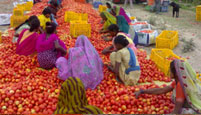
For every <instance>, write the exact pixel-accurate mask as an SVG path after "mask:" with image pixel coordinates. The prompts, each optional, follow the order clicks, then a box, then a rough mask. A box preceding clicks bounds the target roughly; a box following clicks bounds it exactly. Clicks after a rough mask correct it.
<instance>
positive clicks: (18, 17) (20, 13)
mask: <svg viewBox="0 0 201 115" xmlns="http://www.w3.org/2000/svg"><path fill="white" fill-rule="evenodd" d="M26 19H27V17H26V16H24V7H23V6H21V4H20V5H17V7H16V8H14V9H13V15H12V16H11V17H10V26H11V27H17V26H18V25H20V24H21V23H23V22H24V21H25V20H26Z"/></svg>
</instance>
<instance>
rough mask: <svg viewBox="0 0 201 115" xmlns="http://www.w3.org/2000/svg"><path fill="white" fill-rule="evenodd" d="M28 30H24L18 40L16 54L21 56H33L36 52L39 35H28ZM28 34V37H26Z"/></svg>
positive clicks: (34, 33)
mask: <svg viewBox="0 0 201 115" xmlns="http://www.w3.org/2000/svg"><path fill="white" fill-rule="evenodd" d="M28 31H29V30H28V29H24V30H23V31H22V32H21V33H20V35H19V38H18V40H17V48H16V53H17V54H19V55H25V56H28V55H31V54H33V53H34V52H35V51H36V42H37V38H38V34H37V33H36V32H33V33H31V34H30V35H27V34H26V33H27V32H28ZM25 34H26V35H25Z"/></svg>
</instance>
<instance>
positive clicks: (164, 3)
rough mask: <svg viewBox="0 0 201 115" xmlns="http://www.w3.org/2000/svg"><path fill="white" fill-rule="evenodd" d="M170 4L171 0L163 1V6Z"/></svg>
mask: <svg viewBox="0 0 201 115" xmlns="http://www.w3.org/2000/svg"><path fill="white" fill-rule="evenodd" d="M169 4H170V1H169V0H166V1H163V3H162V5H163V6H169Z"/></svg>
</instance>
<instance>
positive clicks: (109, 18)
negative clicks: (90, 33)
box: [100, 12, 117, 33]
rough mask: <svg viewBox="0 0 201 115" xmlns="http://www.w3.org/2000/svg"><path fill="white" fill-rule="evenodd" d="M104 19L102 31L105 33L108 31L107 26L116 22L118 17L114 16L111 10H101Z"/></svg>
mask: <svg viewBox="0 0 201 115" xmlns="http://www.w3.org/2000/svg"><path fill="white" fill-rule="evenodd" d="M100 16H101V18H102V20H103V23H104V25H103V28H102V29H101V31H100V33H104V32H107V28H108V27H109V26H110V25H111V24H116V23H117V22H116V18H115V17H114V16H112V15H111V14H110V13H109V12H101V14H100Z"/></svg>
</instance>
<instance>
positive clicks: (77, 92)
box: [54, 77, 102, 114]
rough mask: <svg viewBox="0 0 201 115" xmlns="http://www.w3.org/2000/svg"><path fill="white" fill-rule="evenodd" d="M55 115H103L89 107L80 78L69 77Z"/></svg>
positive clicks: (61, 93) (93, 107)
mask: <svg viewBox="0 0 201 115" xmlns="http://www.w3.org/2000/svg"><path fill="white" fill-rule="evenodd" d="M54 113H55V114H102V111H101V110H100V109H99V108H97V107H95V106H92V105H88V102H87V98H86V94H85V89H84V85H83V83H82V81H81V80H80V79H79V78H75V77H69V78H68V79H67V80H66V81H65V82H64V83H63V84H62V86H61V91H60V95H59V97H58V103H57V108H56V111H55V112H54Z"/></svg>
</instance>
